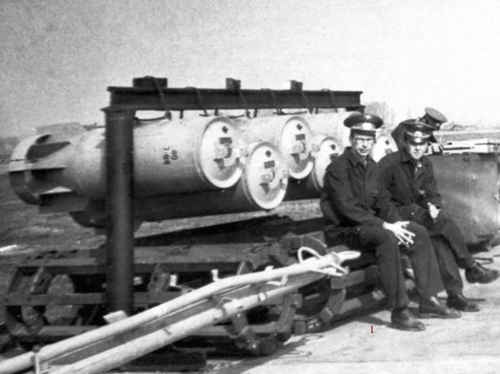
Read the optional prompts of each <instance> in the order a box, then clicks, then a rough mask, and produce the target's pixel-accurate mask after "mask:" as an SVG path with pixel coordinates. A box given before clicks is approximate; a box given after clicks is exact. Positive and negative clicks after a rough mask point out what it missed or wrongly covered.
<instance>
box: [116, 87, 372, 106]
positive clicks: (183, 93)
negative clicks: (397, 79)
mask: <svg viewBox="0 0 500 374" xmlns="http://www.w3.org/2000/svg"><path fill="white" fill-rule="evenodd" d="M160 89H161V95H160V91H158V89H157V88H155V87H108V91H109V92H110V93H111V97H110V105H111V106H112V107H117V108H126V109H134V110H173V111H177V110H178V111H183V110H213V109H222V110H231V109H277V110H280V109H297V108H307V109H315V108H346V109H351V110H355V109H359V108H361V102H360V96H361V94H362V91H331V90H317V91H302V90H268V89H260V90H255V89H251V90H234V89H196V88H160Z"/></svg>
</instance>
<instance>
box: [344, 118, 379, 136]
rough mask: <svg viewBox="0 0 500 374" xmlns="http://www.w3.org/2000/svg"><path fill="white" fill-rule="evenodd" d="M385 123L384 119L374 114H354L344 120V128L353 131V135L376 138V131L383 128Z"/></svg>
mask: <svg viewBox="0 0 500 374" xmlns="http://www.w3.org/2000/svg"><path fill="white" fill-rule="evenodd" d="M383 123H384V121H383V120H382V118H380V117H378V116H375V115H373V114H364V113H359V112H352V114H351V115H350V116H349V117H347V118H346V119H345V120H344V126H346V127H349V128H350V129H351V135H354V134H359V135H367V136H375V134H376V130H377V129H378V128H379V127H380V126H382V124H383Z"/></svg>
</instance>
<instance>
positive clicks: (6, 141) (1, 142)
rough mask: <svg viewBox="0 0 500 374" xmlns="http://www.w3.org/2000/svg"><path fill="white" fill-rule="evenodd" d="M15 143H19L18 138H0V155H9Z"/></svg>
mask: <svg viewBox="0 0 500 374" xmlns="http://www.w3.org/2000/svg"><path fill="white" fill-rule="evenodd" d="M17 143H19V138H17V137H16V136H9V137H7V138H0V153H3V154H11V153H12V151H13V150H14V148H15V146H16V145H17Z"/></svg>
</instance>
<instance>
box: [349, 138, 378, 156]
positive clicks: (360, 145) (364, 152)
mask: <svg viewBox="0 0 500 374" xmlns="http://www.w3.org/2000/svg"><path fill="white" fill-rule="evenodd" d="M373 143H375V137H374V136H367V135H358V134H356V135H352V136H351V146H352V149H353V150H354V152H356V154H357V155H358V156H361V157H366V156H368V155H369V154H370V151H371V150H372V148H373Z"/></svg>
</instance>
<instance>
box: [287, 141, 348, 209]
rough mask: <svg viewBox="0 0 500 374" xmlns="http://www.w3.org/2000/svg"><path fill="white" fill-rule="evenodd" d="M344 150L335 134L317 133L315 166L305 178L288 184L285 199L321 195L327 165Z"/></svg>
mask: <svg viewBox="0 0 500 374" xmlns="http://www.w3.org/2000/svg"><path fill="white" fill-rule="evenodd" d="M343 151H344V149H343V147H342V146H340V145H339V143H338V141H337V140H336V139H335V138H334V137H333V136H328V135H316V136H315V137H314V139H313V152H312V156H313V159H314V168H313V170H312V172H311V174H310V175H309V176H308V177H307V178H306V179H304V180H292V181H290V183H289V184H288V188H287V194H286V196H285V200H300V199H313V198H317V197H319V195H320V192H321V190H322V188H323V179H324V176H325V171H326V168H327V166H328V165H329V164H330V162H331V161H332V159H333V158H335V157H338V156H340V155H341V154H342V152H343Z"/></svg>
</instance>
